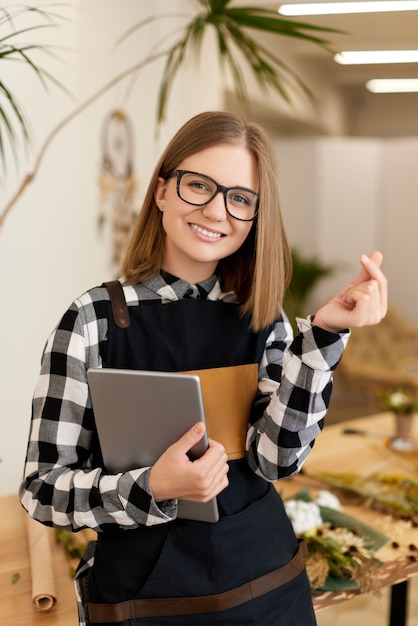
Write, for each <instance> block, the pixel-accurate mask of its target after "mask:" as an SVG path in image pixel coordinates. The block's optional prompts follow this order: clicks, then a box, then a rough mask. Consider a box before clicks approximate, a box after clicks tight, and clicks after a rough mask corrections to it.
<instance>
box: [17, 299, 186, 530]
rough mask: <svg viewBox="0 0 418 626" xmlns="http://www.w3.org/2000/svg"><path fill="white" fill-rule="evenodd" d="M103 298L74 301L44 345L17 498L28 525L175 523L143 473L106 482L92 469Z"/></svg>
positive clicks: (104, 476)
mask: <svg viewBox="0 0 418 626" xmlns="http://www.w3.org/2000/svg"><path fill="white" fill-rule="evenodd" d="M103 291H104V290H100V289H97V290H96V291H94V290H92V291H91V292H88V293H87V294H85V295H84V296H83V297H82V298H81V299H80V300H78V301H76V302H74V303H73V305H72V306H71V307H70V308H69V309H68V311H67V312H66V313H65V314H64V316H63V318H62V319H61V321H60V323H59V324H58V326H57V328H56V329H55V331H54V332H53V333H52V335H51V336H50V337H49V339H48V342H47V345H46V347H45V350H44V354H43V358H42V367H41V373H40V376H39V379H38V383H37V386H36V389H35V393H34V398H33V406H32V420H31V430H30V437H29V443H28V450H27V457H26V463H25V474H24V481H23V482H22V484H21V487H20V492H19V493H20V498H21V502H22V505H23V506H24V508H25V509H26V510H27V511H28V513H29V514H30V515H31V516H32V517H33V518H35V519H37V520H38V521H40V522H42V523H44V524H46V525H49V526H56V527H61V528H66V529H68V530H73V531H76V530H80V529H82V528H85V527H89V528H93V529H95V530H97V531H101V530H109V529H114V528H116V527H122V528H135V527H137V526H138V525H141V524H145V525H153V524H159V523H163V522H165V521H168V520H170V519H172V518H173V517H174V516H175V510H174V509H175V503H174V502H172V503H167V504H166V508H165V509H164V510H161V509H160V508H159V507H158V506H157V505H156V503H155V502H154V500H153V498H152V496H151V491H150V488H149V484H148V478H149V469H146V468H142V469H138V470H135V471H131V472H127V473H125V474H118V475H109V474H106V473H105V472H104V471H103V469H102V468H101V467H94V465H93V464H92V458H91V450H92V446H91V444H92V438H93V434H94V418H93V412H92V408H91V402H90V396H89V392H88V385H87V379H86V371H87V367H88V366H100V365H101V359H100V351H99V345H100V342H101V341H103V339H104V337H103V334H104V333H105V332H107V324H106V323H105V322H106V320H105V318H104V317H102V318H100V317H99V318H98V315H97V311H99V310H100V300H99V296H100V295H101V297H102V298H103Z"/></svg>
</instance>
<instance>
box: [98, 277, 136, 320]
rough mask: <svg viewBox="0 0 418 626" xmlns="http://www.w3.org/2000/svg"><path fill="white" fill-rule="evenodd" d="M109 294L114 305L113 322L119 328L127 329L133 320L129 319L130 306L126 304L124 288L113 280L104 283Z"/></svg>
mask: <svg viewBox="0 0 418 626" xmlns="http://www.w3.org/2000/svg"><path fill="white" fill-rule="evenodd" d="M104 286H105V287H106V289H107V290H108V292H109V296H110V303H111V305H112V314H113V320H114V322H115V324H116V326H119V328H127V327H128V326H129V325H130V323H131V320H130V318H129V310H128V305H127V304H126V300H125V295H124V293H123V287H122V285H121V284H120V282H119V281H118V280H111V281H110V282H108V283H104Z"/></svg>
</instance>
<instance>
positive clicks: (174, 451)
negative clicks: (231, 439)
mask: <svg viewBox="0 0 418 626" xmlns="http://www.w3.org/2000/svg"><path fill="white" fill-rule="evenodd" d="M204 433H205V425H204V424H203V422H198V423H197V424H195V425H194V426H193V427H192V428H191V429H190V430H189V431H187V433H186V434H185V435H183V437H181V439H179V440H178V441H176V443H174V444H173V445H172V446H170V447H169V448H168V449H167V450H166V451H165V452H164V453H163V454H162V455H161V456H160V458H159V459H158V461H157V462H156V463H155V465H154V466H153V467H152V468H151V472H150V487H151V491H152V495H153V497H154V500H155V501H156V502H161V501H162V500H171V499H173V498H179V499H182V500H191V501H193V502H208V501H209V500H211V499H212V498H214V497H215V496H217V495H218V494H219V493H220V492H221V491H222V490H223V489H225V487H227V486H228V477H227V473H228V469H229V466H228V463H227V456H226V452H225V448H224V447H223V446H222V445H221V444H220V443H218V442H217V441H213V440H212V439H209V447H208V449H207V450H206V452H205V453H204V454H203V455H202V456H201V457H200V458H199V459H196V460H195V461H191V460H190V459H189V457H188V456H187V453H188V451H189V450H190V449H191V448H192V447H193V446H194V445H195V444H196V443H197V442H198V441H200V440H201V439H202V437H203V435H204Z"/></svg>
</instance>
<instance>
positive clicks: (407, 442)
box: [379, 388, 418, 452]
mask: <svg viewBox="0 0 418 626" xmlns="http://www.w3.org/2000/svg"><path fill="white" fill-rule="evenodd" d="M379 402H380V404H381V406H382V408H384V409H386V410H387V411H391V412H392V413H393V416H394V429H395V434H394V436H393V437H391V438H390V440H389V447H390V448H392V450H396V451H399V452H416V451H418V445H417V444H416V442H415V440H414V438H413V436H412V425H413V420H414V414H415V412H416V410H417V409H418V394H417V392H416V390H412V389H408V388H402V389H392V390H389V391H387V390H385V391H382V392H380V393H379Z"/></svg>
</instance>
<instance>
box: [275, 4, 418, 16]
mask: <svg viewBox="0 0 418 626" xmlns="http://www.w3.org/2000/svg"><path fill="white" fill-rule="evenodd" d="M417 10H418V1H416V0H391V1H389V0H382V1H381V2H378V1H377V0H374V1H372V2H363V1H361V2H312V3H308V2H303V3H300V2H299V3H297V4H282V5H281V6H280V7H279V8H278V12H279V13H280V14H281V15H289V16H295V15H338V14H344V13H380V12H385V11H417Z"/></svg>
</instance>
